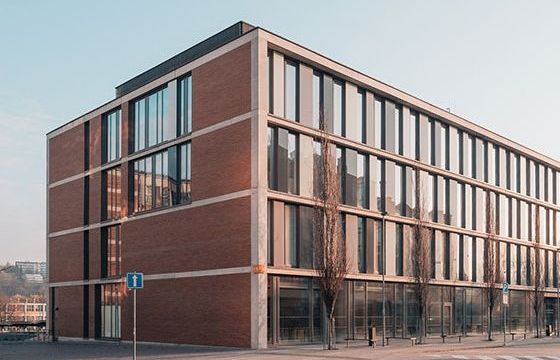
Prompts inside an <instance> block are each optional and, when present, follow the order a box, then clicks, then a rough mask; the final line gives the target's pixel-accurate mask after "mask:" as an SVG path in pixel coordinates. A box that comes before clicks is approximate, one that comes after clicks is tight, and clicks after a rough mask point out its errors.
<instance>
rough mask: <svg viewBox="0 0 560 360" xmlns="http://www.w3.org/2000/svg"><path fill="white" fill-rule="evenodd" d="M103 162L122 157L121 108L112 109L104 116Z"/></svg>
mask: <svg viewBox="0 0 560 360" xmlns="http://www.w3.org/2000/svg"><path fill="white" fill-rule="evenodd" d="M102 134H103V135H102V136H103V153H102V160H103V163H108V162H111V161H114V160H117V159H120V157H121V109H118V110H115V111H112V112H110V113H108V114H107V115H105V116H104V117H103V126H102Z"/></svg>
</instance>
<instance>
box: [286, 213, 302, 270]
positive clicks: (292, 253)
mask: <svg viewBox="0 0 560 360" xmlns="http://www.w3.org/2000/svg"><path fill="white" fill-rule="evenodd" d="M284 216H285V219H284V226H285V229H284V236H285V241H284V247H285V254H284V256H285V259H286V265H288V266H292V267H298V266H299V236H298V232H299V231H298V207H297V206H296V205H285V207H284Z"/></svg>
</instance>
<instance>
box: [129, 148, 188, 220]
mask: <svg viewBox="0 0 560 360" xmlns="http://www.w3.org/2000/svg"><path fill="white" fill-rule="evenodd" d="M178 181H179V189H178V190H177V182H178ZM133 188H134V212H142V211H146V210H151V209H155V208H160V207H166V206H170V205H175V204H179V203H185V202H190V200H191V145H190V143H186V144H182V145H178V146H176V147H171V148H169V149H166V150H164V151H162V152H158V153H156V154H153V155H150V156H147V157H145V158H142V159H139V160H136V161H135V162H134V176H133Z"/></svg>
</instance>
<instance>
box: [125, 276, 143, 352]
mask: <svg viewBox="0 0 560 360" xmlns="http://www.w3.org/2000/svg"><path fill="white" fill-rule="evenodd" d="M126 287H127V288H128V289H132V291H133V292H134V296H133V298H134V310H133V326H132V359H133V360H136V290H137V289H143V288H144V274H143V273H138V272H129V273H126Z"/></svg>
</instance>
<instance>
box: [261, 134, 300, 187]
mask: <svg viewBox="0 0 560 360" xmlns="http://www.w3.org/2000/svg"><path fill="white" fill-rule="evenodd" d="M298 164H299V144H298V137H297V135H296V134H294V133H291V132H289V131H288V130H286V129H282V128H269V129H268V186H269V188H270V189H272V190H278V191H283V192H288V193H290V194H297V193H298V192H299V189H298V183H299V165H298Z"/></svg>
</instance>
